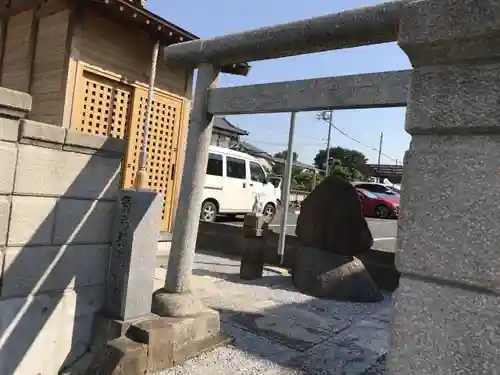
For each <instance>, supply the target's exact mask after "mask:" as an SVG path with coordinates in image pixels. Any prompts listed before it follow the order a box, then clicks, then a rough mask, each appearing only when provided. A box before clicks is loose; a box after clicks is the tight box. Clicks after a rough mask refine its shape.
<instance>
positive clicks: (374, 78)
mask: <svg viewBox="0 0 500 375" xmlns="http://www.w3.org/2000/svg"><path fill="white" fill-rule="evenodd" d="M392 41H397V42H398V44H399V46H400V47H401V48H402V49H403V51H405V52H406V54H407V55H408V57H409V58H410V60H411V63H412V65H413V68H414V69H413V70H411V71H395V72H384V73H375V74H362V75H354V76H345V77H332V78H320V79H310V80H302V81H294V82H279V83H270V84H260V85H250V86H240V87H231V88H215V87H213V86H212V85H213V83H214V81H215V80H216V79H217V76H218V74H219V71H220V70H219V67H221V66H224V65H228V64H236V63H240V62H251V61H258V60H265V59H273V58H279V57H284V56H292V55H300V54H306V53H314V52H319V51H326V50H334V49H340V48H351V47H358V46H363V45H369V44H377V43H384V42H392ZM166 57H167V59H168V60H169V61H171V62H172V63H183V64H191V65H192V66H193V67H198V68H199V73H198V80H197V83H196V92H195V97H194V106H193V110H192V115H191V119H192V121H191V127H190V131H189V137H188V146H187V152H186V167H185V171H184V177H183V181H182V190H181V193H180V201H179V202H180V203H179V209H178V214H177V217H176V223H175V232H174V236H173V243H172V250H171V255H170V259H169V266H168V274H167V280H166V289H167V290H168V291H169V292H170V293H175V292H177V293H185V292H189V277H190V274H191V267H192V263H193V257H194V250H195V242H196V234H197V230H198V218H199V212H200V205H201V199H202V190H203V179H204V174H205V165H206V162H207V155H208V145H209V143H210V136H211V132H212V125H211V119H212V116H213V115H234V114H250V113H269V112H292V111H316V110H324V109H352V108H358V109H360V108H377V107H379V108H380V107H395V106H407V115H406V125H405V128H406V131H407V132H408V133H410V134H411V135H412V141H411V145H410V149H409V150H408V152H407V153H406V157H405V160H404V176H403V179H404V183H403V186H404V188H403V189H404V191H403V201H402V215H401V218H400V220H399V235H398V241H397V266H398V268H399V270H400V271H401V272H402V279H401V283H400V288H399V290H398V292H397V296H396V298H395V315H394V317H393V324H392V341H391V351H390V354H389V359H388V373H389V374H393V375H395V374H404V375H410V374H418V375H423V374H476V375H479V374H496V373H497V371H498V368H500V355H499V354H500V353H499V351H500V346H499V343H500V328H499V323H498V321H499V320H498V315H499V313H498V311H499V309H498V305H499V302H500V301H499V297H498V293H499V291H500V287H499V285H500V257H499V251H500V250H499V249H500V233H499V232H500V224H499V223H500V211H499V210H498V209H497V205H498V202H499V201H500V173H498V172H499V169H500V161H499V160H500V135H499V134H498V133H500V126H499V119H500V107H499V106H498V102H499V100H500V5H499V2H498V1H497V0H481V1H478V0H462V1H457V0H419V1H415V0H413V1H411V0H406V1H392V2H387V3H384V4H380V5H376V6H371V7H365V8H361V9H357V10H351V11H345V12H341V13H336V14H330V15H327V16H323V17H317V18H312V19H308V20H304V21H298V22H292V23H287V24H283V25H279V26H273V27H267V28H261V29H257V30H252V31H248V32H242V33H237V34H232V35H227V36H223V37H217V38H212V39H207V40H198V41H192V42H187V43H181V44H176V45H172V46H169V47H168V48H167V49H166ZM186 298H187V297H186ZM189 298H193V296H190V297H189Z"/></svg>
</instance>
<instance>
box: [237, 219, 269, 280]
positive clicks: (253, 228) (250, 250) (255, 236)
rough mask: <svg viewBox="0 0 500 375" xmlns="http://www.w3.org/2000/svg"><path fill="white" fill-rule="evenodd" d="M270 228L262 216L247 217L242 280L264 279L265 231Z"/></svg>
mask: <svg viewBox="0 0 500 375" xmlns="http://www.w3.org/2000/svg"><path fill="white" fill-rule="evenodd" d="M267 227H268V223H267V222H266V220H265V217H264V216H262V215H253V214H248V215H245V218H244V221H243V233H244V234H243V235H244V238H243V241H244V244H243V246H244V250H243V255H242V257H241V265H240V278H241V279H242V280H256V279H260V278H262V275H263V273H264V263H265V258H266V254H265V238H264V231H265V229H266V228H267Z"/></svg>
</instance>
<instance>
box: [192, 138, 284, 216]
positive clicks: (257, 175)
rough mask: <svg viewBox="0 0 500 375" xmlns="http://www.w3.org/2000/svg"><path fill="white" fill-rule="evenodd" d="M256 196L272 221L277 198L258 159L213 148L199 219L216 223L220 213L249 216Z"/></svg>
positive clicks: (220, 148) (208, 164)
mask: <svg viewBox="0 0 500 375" xmlns="http://www.w3.org/2000/svg"><path fill="white" fill-rule="evenodd" d="M257 194H258V195H259V196H260V201H261V202H262V207H263V211H262V214H263V215H265V216H266V217H267V219H268V220H269V221H271V220H272V219H273V218H274V215H275V214H276V207H277V197H276V194H275V188H274V185H273V184H272V183H271V182H270V181H269V180H268V178H267V174H266V172H265V171H264V168H262V165H260V163H259V162H258V160H257V159H256V158H254V157H253V156H251V155H249V154H246V153H243V152H239V151H235V150H230V149H228V148H222V147H216V146H210V149H209V154H208V163H207V169H206V177H205V186H204V189H203V203H202V207H201V213H200V219H201V220H203V221H215V219H216V217H217V215H218V214H223V215H229V216H236V215H244V214H247V213H250V212H252V207H253V205H254V202H255V196H256V195H257Z"/></svg>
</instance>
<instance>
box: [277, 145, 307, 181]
mask: <svg viewBox="0 0 500 375" xmlns="http://www.w3.org/2000/svg"><path fill="white" fill-rule="evenodd" d="M273 157H274V158H276V159H281V160H284V161H286V160H287V157H288V150H283V151H280V152H277V153H275V154H274V155H273ZM298 159H299V154H297V153H296V152H295V151H294V152H293V154H292V160H293V162H294V163H296V162H297V160H298ZM300 172H301V169H300V168H298V167H293V168H292V176H294V175H297V174H299V173H300ZM273 173H274V174H276V175H278V176H283V175H284V174H285V163H284V162H283V163H274V166H273Z"/></svg>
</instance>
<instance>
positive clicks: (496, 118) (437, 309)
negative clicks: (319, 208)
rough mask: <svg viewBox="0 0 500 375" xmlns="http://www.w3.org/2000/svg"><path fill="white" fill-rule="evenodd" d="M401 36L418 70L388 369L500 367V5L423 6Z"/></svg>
mask: <svg viewBox="0 0 500 375" xmlns="http://www.w3.org/2000/svg"><path fill="white" fill-rule="evenodd" d="M398 42H399V45H400V46H401V48H402V49H403V50H404V51H405V52H406V53H407V55H408V56H409V58H410V60H411V62H412V64H413V66H414V67H415V70H414V71H413V75H412V79H411V84H410V93H409V96H408V107H407V114H406V131H407V132H408V133H410V134H411V135H412V141H411V145H410V149H409V150H408V152H407V153H406V156H405V160H404V168H403V184H402V185H403V194H402V198H403V200H402V210H401V211H402V213H401V216H400V219H399V228H400V231H399V234H398V243H397V255H396V265H397V267H398V269H399V271H401V274H402V277H401V282H400V287H399V290H398V292H397V295H396V300H395V305H394V307H395V312H394V317H393V323H392V341H391V349H390V352H389V356H388V363H387V374H390V375H431V374H432V375H434V374H443V375H444V374H457V375H458V374H474V375H492V374H498V372H499V368H500V346H499V345H498V343H500V329H499V306H500V297H499V295H500V256H499V249H500V210H499V209H498V202H499V200H500V173H499V170H500V106H499V104H498V103H499V102H500V7H499V6H498V1H492V0H481V1H474V0H463V1H456V0H427V1H415V2H413V3H411V4H410V5H408V8H407V9H406V10H405V12H404V13H403V17H402V19H401V24H400V30H399V39H398Z"/></svg>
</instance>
